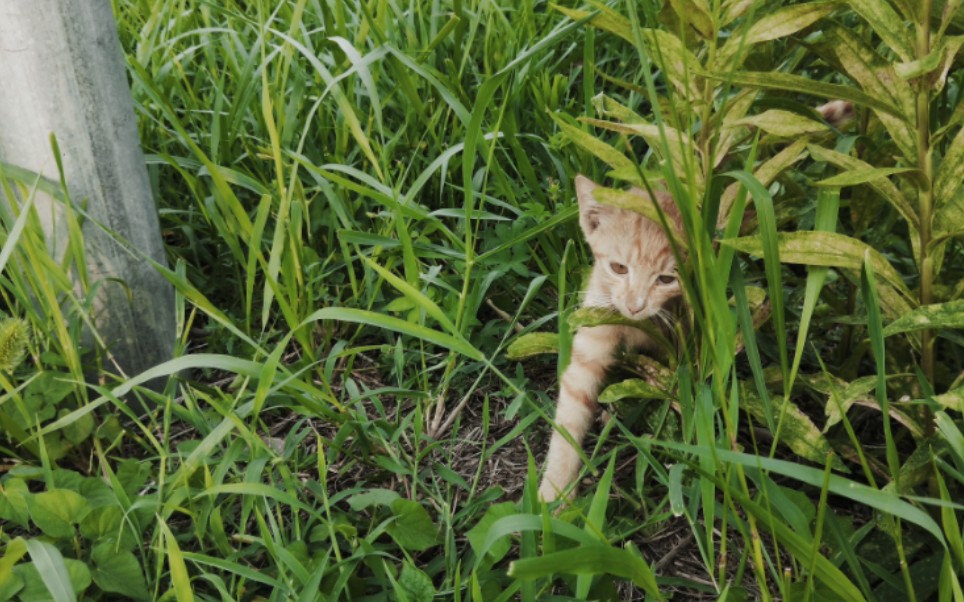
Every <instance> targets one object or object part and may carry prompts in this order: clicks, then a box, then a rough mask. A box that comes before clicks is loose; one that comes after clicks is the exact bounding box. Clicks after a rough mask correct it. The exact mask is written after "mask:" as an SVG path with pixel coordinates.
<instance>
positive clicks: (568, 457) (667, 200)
mask: <svg viewBox="0 0 964 602" xmlns="http://www.w3.org/2000/svg"><path fill="white" fill-rule="evenodd" d="M575 188H576V197H577V199H578V201H579V225H580V227H581V228H582V232H583V234H584V235H585V238H586V241H587V242H588V243H589V247H590V249H591V250H592V253H593V256H594V258H595V261H594V263H593V268H592V275H591V276H590V278H589V285H588V286H587V287H586V292H585V297H584V299H583V306H584V307H603V308H608V309H613V310H616V311H618V312H619V313H620V314H622V315H623V316H625V317H626V318H630V319H632V320H645V319H647V318H653V317H657V316H659V315H660V314H661V312H664V311H665V309H666V308H667V307H668V305H669V304H670V303H671V302H672V301H674V300H676V299H678V298H679V297H680V296H681V295H682V289H681V287H680V283H679V279H678V278H677V274H676V258H675V256H674V254H673V250H672V247H671V245H670V241H669V238H668V237H667V235H666V233H665V232H664V231H663V228H662V227H661V226H660V225H659V224H656V223H654V222H653V221H651V220H649V219H647V218H645V217H643V216H642V215H640V214H639V213H636V212H633V211H630V210H628V209H620V208H617V207H612V206H609V205H603V204H601V203H599V202H597V201H596V199H595V198H594V197H593V191H594V190H595V189H596V188H597V184H595V183H594V182H593V181H592V180H590V179H588V178H586V177H584V176H581V175H579V176H576V179H575ZM631 192H633V193H634V194H638V195H640V196H641V197H643V198H647V199H650V200H653V199H652V197H650V196H649V195H648V194H647V193H646V192H644V191H642V190H640V189H638V188H634V189H633V190H632V191H631ZM654 194H655V197H656V198H655V202H656V203H658V204H659V206H660V208H661V209H662V211H663V213H664V215H665V217H666V219H667V222H668V223H670V224H671V225H673V226H675V227H676V228H677V230H679V229H680V227H681V219H680V213H679V209H678V208H677V207H676V204H675V203H674V202H673V199H672V197H671V196H670V195H669V194H667V193H665V192H661V191H654ZM663 317H664V318H665V314H664V315H663ZM649 343H650V339H649V337H648V336H647V335H646V333H644V332H643V331H642V330H639V329H637V328H633V327H632V326H617V325H602V326H593V327H588V328H580V329H579V330H578V331H577V332H576V335H575V337H574V338H573V341H572V356H571V360H570V363H569V366H568V367H567V368H566V370H565V372H564V373H563V375H562V379H561V381H560V383H559V401H558V403H557V405H556V417H555V424H556V429H555V430H553V433H552V438H551V439H550V441H549V451H548V453H547V455H546V462H545V469H544V473H543V477H542V483H541V485H540V486H539V497H540V499H542V500H543V501H545V502H551V501H553V500H555V499H557V498H558V496H559V495H561V494H564V493H568V495H569V496H570V497H571V496H573V495H574V494H575V486H574V481H575V479H576V476H577V475H578V473H579V470H580V468H581V462H580V459H579V452H578V451H577V450H576V447H574V446H573V444H575V445H576V446H581V445H582V440H583V438H584V437H585V435H586V432H587V431H588V430H589V427H590V425H591V424H592V422H593V419H594V417H595V415H596V410H597V409H598V403H597V395H598V394H599V389H600V387H601V385H602V383H603V379H604V378H605V376H606V372H607V370H608V369H609V368H610V366H611V365H612V364H613V362H614V352H615V351H616V350H617V349H620V348H623V349H639V348H645V347H647V346H648V344H649ZM561 429H565V430H566V431H567V432H568V433H569V436H570V437H572V441H573V444H571V443H570V442H569V441H568V440H567V439H566V438H565V437H564V436H563V435H562V434H561V432H560V430H561Z"/></svg>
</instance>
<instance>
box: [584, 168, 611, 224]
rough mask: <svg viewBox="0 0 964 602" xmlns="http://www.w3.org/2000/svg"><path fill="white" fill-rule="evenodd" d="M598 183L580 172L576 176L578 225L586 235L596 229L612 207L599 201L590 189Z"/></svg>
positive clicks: (596, 186) (593, 188) (594, 187)
mask: <svg viewBox="0 0 964 602" xmlns="http://www.w3.org/2000/svg"><path fill="white" fill-rule="evenodd" d="M598 187H599V185H598V184H596V183H595V182H593V181H592V180H590V179H589V178H587V177H586V176H584V175H582V174H580V175H578V176H576V198H577V199H578V200H579V225H580V226H582V231H583V232H585V233H586V235H587V236H588V235H590V234H592V233H593V232H595V231H596V228H598V227H599V224H600V223H601V222H602V220H603V218H604V217H605V216H606V215H608V214H609V213H611V212H612V207H607V206H606V205H603V204H601V203H599V202H598V201H597V200H596V198H595V197H594V196H593V195H592V191H593V190H595V189H596V188H598Z"/></svg>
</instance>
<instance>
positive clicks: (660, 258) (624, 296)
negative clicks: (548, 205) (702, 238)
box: [576, 176, 682, 320]
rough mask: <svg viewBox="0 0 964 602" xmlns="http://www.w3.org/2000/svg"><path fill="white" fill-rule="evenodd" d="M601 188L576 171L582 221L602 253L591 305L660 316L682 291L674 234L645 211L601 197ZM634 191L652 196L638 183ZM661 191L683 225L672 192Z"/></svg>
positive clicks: (671, 217)
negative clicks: (671, 239)
mask: <svg viewBox="0 0 964 602" xmlns="http://www.w3.org/2000/svg"><path fill="white" fill-rule="evenodd" d="M595 188H596V184H595V183H593V182H592V181H591V180H589V179H588V178H585V177H583V176H576V195H577V197H578V198H579V225H580V226H582V231H583V233H584V234H585V235H586V240H587V242H589V246H590V248H591V249H592V252H593V255H594V256H595V258H596V261H595V264H594V265H593V272H592V277H591V278H590V281H589V287H588V288H587V289H586V299H585V305H586V306H589V307H607V308H610V309H615V310H616V311H618V312H619V313H621V314H622V315H623V316H625V317H627V318H630V319H633V320H643V319H646V318H650V317H653V316H656V315H658V314H659V312H660V310H662V309H663V308H664V307H665V306H666V304H667V303H668V302H669V301H670V300H672V299H674V298H676V297H679V296H680V294H681V292H682V291H681V288H680V284H679V280H678V279H677V276H676V259H675V257H674V256H673V250H672V248H671V246H670V242H669V239H668V238H667V236H666V233H665V232H663V229H662V228H661V227H660V226H659V225H658V224H655V223H653V222H652V221H650V220H648V219H647V218H645V217H643V216H642V215H640V214H638V213H635V212H633V211H629V210H627V209H619V208H617V207H611V206H608V205H603V204H600V203H598V202H597V201H596V199H595V198H594V197H593V190H594V189H595ZM632 192H633V193H635V194H638V195H640V196H641V197H643V198H650V197H649V195H648V194H646V193H645V192H644V191H642V190H640V189H638V188H634V189H633V190H632ZM656 196H657V199H656V202H658V203H659V205H660V207H661V208H662V210H663V212H664V214H665V215H666V217H667V220H668V221H669V222H670V223H671V224H673V223H675V224H676V225H677V226H678V225H679V222H680V216H679V210H678V209H677V208H676V205H675V204H674V203H673V200H672V198H671V197H670V196H669V195H668V194H665V193H661V192H657V193H656Z"/></svg>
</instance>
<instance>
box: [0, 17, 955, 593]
mask: <svg viewBox="0 0 964 602" xmlns="http://www.w3.org/2000/svg"><path fill="white" fill-rule="evenodd" d="M565 4H566V6H565V7H555V6H553V5H550V4H548V3H543V2H537V3H524V2H521V3H520V2H510V1H508V0H478V1H476V0H461V1H460V0H436V1H433V2H420V1H409V2H404V1H400V0H394V1H392V0H373V1H368V2H366V1H361V0H358V1H355V0H345V1H341V0H301V1H297V2H289V3H276V2H268V1H263V0H262V1H251V2H235V1H231V0H228V1H226V2H202V1H193V0H192V1H188V0H181V1H176V0H167V1H152V2H148V1H146V0H114V1H113V6H114V12H115V15H116V18H117V22H118V29H119V33H120V37H121V42H122V45H123V48H124V51H125V53H126V55H127V64H128V76H129V81H130V82H131V88H132V95H133V99H134V105H135V110H136V112H137V116H138V119H139V124H140V125H139V127H140V137H141V141H142V145H143V148H144V152H145V155H146V160H147V169H148V172H149V175H150V181H151V183H152V187H153V193H154V198H155V199H156V200H157V204H158V210H159V212H160V218H161V227H162V234H163V236H164V240H165V241H166V243H167V249H168V252H169V258H170V265H171V269H170V270H166V271H164V272H163V273H164V275H165V277H166V278H167V279H168V280H169V281H170V282H171V283H172V286H173V287H174V288H175V290H176V294H177V300H176V302H177V311H178V316H177V319H178V322H177V323H178V332H177V333H176V336H177V338H178V345H177V352H176V357H175V358H174V359H173V360H172V361H170V362H167V363H165V364H162V365H160V366H157V367H155V368H153V369H152V370H149V371H148V372H147V373H144V374H141V375H133V376H130V377H119V376H116V370H113V369H112V366H111V364H110V362H109V358H106V357H104V356H103V355H102V354H100V353H98V352H97V350H96V349H90V348H88V347H86V346H85V343H84V339H83V337H82V332H83V330H84V326H85V325H86V324H88V323H89V322H90V320H91V319H92V318H91V301H90V299H91V298H92V296H91V295H92V291H94V290H95V288H96V283H83V285H82V286H81V287H79V288H78V289H74V288H73V287H72V286H71V284H70V282H71V280H70V277H71V274H72V273H77V271H78V269H79V267H78V266H82V265H83V259H84V258H83V252H82V249H83V246H82V242H83V241H82V235H81V230H80V227H79V225H78V226H77V227H73V228H72V229H71V240H70V241H69V243H70V244H69V246H68V248H69V249H71V252H70V253H68V255H67V256H66V257H65V258H64V259H63V261H60V262H58V261H55V260H53V259H51V258H50V257H49V256H48V255H47V253H46V246H45V241H44V238H43V234H42V230H41V227H40V223H39V221H38V219H37V217H36V213H35V211H33V210H32V206H31V203H32V201H31V200H30V199H31V198H32V193H33V192H34V189H35V186H37V185H38V184H36V183H35V182H33V181H32V180H31V179H30V178H28V177H25V176H24V174H21V173H19V172H16V171H15V170H11V169H10V168H9V166H6V165H5V164H0V167H3V169H4V171H3V172H2V173H0V184H2V185H3V186H4V188H5V190H12V189H13V188H14V187H17V188H20V193H21V194H20V195H19V196H18V197H17V198H21V199H24V203H23V204H22V205H21V206H19V207H15V208H13V211H10V212H7V213H4V214H3V215H0V219H2V231H3V234H4V244H3V245H2V247H0V267H2V268H3V271H2V273H0V294H2V295H3V303H4V310H5V311H6V313H8V314H10V315H12V316H15V317H17V318H19V319H21V320H23V323H24V324H26V325H27V327H28V329H29V333H30V335H29V337H28V340H27V342H26V343H25V345H26V353H25V356H24V358H23V359H22V360H20V361H19V364H17V360H18V358H17V357H16V355H17V354H16V353H13V352H15V351H16V348H17V347H18V345H19V344H20V343H16V341H14V340H13V338H11V339H10V341H12V342H11V343H8V342H5V341H6V339H4V340H0V351H4V352H5V351H6V350H7V349H8V347H9V348H10V349H12V352H11V354H10V355H11V358H12V359H11V360H10V361H9V362H8V361H7V360H6V357H0V364H8V363H9V364H12V365H13V366H14V367H13V369H6V370H4V372H3V373H2V374H0V386H2V388H3V396H2V397H0V425H2V427H3V434H2V435H0V453H2V455H3V457H4V458H5V460H4V461H3V462H2V465H3V469H2V472H0V518H2V520H3V523H2V524H3V526H2V528H0V601H2V600H8V599H11V600H19V599H47V598H49V597H51V596H53V597H54V599H58V600H59V599H64V600H70V599H89V600H99V599H116V597H117V596H126V597H128V598H132V599H164V600H178V601H182V600H192V599H198V600H259V599H266V600H341V599H345V600H381V599H397V600H412V601H422V600H430V599H432V598H433V597H435V598H438V599H446V600H448V599H452V600H478V601H486V602H488V601H492V600H512V599H522V600H536V599H543V598H547V599H551V598H550V597H551V596H556V598H555V599H568V598H565V597H575V598H577V599H620V600H626V599H660V598H669V597H670V596H672V595H674V594H675V596H676V598H675V599H701V598H705V599H718V598H719V599H727V600H739V599H757V598H760V599H776V598H779V599H793V600H797V599H801V600H807V599H812V600H830V599H845V600H863V599H866V600H890V599H900V600H905V599H916V600H925V599H939V600H954V601H960V600H964V594H962V593H961V585H960V582H959V581H960V576H961V575H962V574H964V546H962V543H961V542H962V538H964V537H962V531H961V526H960V523H961V519H962V510H964V506H961V504H960V502H959V501H958V500H960V499H961V494H962V488H964V436H962V435H961V432H962V429H964V421H962V418H961V410H962V408H964V392H962V390H964V389H962V386H964V382H962V376H961V375H962V374H964V372H962V370H964V366H962V365H964V354H962V352H961V350H962V343H961V341H962V339H961V337H960V328H961V327H962V326H964V318H962V316H964V311H962V309H961V297H962V295H964V288H962V287H961V285H960V282H961V280H962V276H964V259H962V253H961V247H960V234H961V232H962V231H964V212H962V209H961V207H962V204H961V200H960V199H961V196H960V193H959V190H958V188H959V181H960V177H959V176H960V174H961V173H962V169H964V168H962V167H961V166H962V165H964V150H962V149H964V137H962V135H960V134H958V133H957V132H958V131H959V126H960V122H961V119H962V116H964V113H962V112H961V111H960V110H959V106H960V105H959V103H958V100H959V93H960V86H961V84H962V80H961V73H962V72H961V71H960V70H958V69H957V68H955V65H954V64H953V62H952V61H949V62H947V66H948V70H949V71H948V73H949V75H947V77H946V80H945V79H943V78H942V77H940V76H939V74H940V73H941V71H940V70H939V69H936V68H934V64H938V65H943V63H941V62H940V60H943V59H941V57H942V56H943V57H947V56H951V55H953V53H955V52H956V51H957V49H958V48H957V47H958V46H960V45H959V44H958V43H957V41H955V40H956V38H954V37H953V36H956V35H958V34H960V33H961V32H960V31H959V25H958V24H957V22H956V21H953V20H949V21H948V25H947V27H946V28H944V27H942V26H941V22H940V19H935V20H934V22H929V21H928V20H926V19H921V18H920V16H919V15H916V14H913V13H912V9H913V7H914V6H915V4H914V3H910V2H904V1H901V0H895V1H894V2H893V3H892V4H891V3H872V4H874V5H877V4H881V5H885V6H886V7H891V6H892V7H891V8H888V9H887V10H881V11H880V14H878V13H877V12H874V11H872V10H865V9H864V6H865V4H866V5H867V6H869V4H867V3H863V2H858V1H856V0H854V1H853V2H850V3H849V4H847V3H841V5H831V4H822V3H820V4H813V5H806V6H802V7H800V6H796V7H794V6H793V5H796V4H800V3H783V2H776V1H772V2H770V1H768V2H758V3H754V4H753V6H752V7H750V10H749V11H748V12H745V13H741V14H736V15H735V16H734V13H732V11H733V10H735V8H736V7H738V6H739V5H740V4H741V3H739V2H715V1H714V2H702V1H700V0H688V1H685V2H679V3H675V4H678V8H680V9H681V12H680V13H676V12H674V11H673V10H672V8H670V7H669V3H667V6H666V7H664V8H663V10H662V11H658V10H657V8H658V5H659V4H660V3H656V2H642V3H638V4H637V3H613V4H612V5H611V6H609V7H606V6H602V5H592V6H581V5H576V4H572V3H565ZM784 4H789V5H791V6H790V7H788V8H786V9H785V10H784V11H783V12H776V13H775V10H776V9H779V8H781V7H783V5H784ZM925 4H927V3H921V6H922V7H923V6H924V5H925ZM937 4H940V5H941V7H943V4H942V3H937ZM951 4H952V6H956V5H955V4H954V3H951ZM938 8H939V7H936V6H935V7H934V9H933V11H934V14H935V15H939V14H940V11H939V10H938ZM594 9H595V10H599V11H600V12H598V13H595V12H589V11H591V10H594ZM774 14H775V15H776V16H774ZM683 19H685V20H683ZM767 19H770V20H769V21H767ZM915 23H916V25H915ZM895 24H899V27H897V26H896V25H895ZM908 24H910V25H908ZM653 27H655V28H656V29H657V30H658V33H653V31H654V30H653V29H650V28H653ZM781 28H782V29H781ZM925 30H926V31H928V32H929V35H930V38H929V39H928V40H924V38H923V37H922V36H921V35H918V32H921V31H925ZM848 32H850V33H848ZM854 32H856V33H854ZM681 38H682V41H681ZM905 38H906V39H905ZM843 41H846V42H847V43H848V44H851V45H852V46H853V47H854V48H857V49H858V50H857V52H856V54H858V55H859V54H860V53H863V54H862V55H860V56H862V57H863V60H864V61H865V62H866V61H870V62H871V63H873V64H874V65H875V68H876V69H877V71H876V72H874V71H872V70H867V69H864V68H863V67H861V64H862V63H861V62H860V61H858V60H856V59H854V58H853V57H852V56H850V55H841V54H840V51H839V50H835V49H839V48H841V47H843V46H841V44H842V42H843ZM925 42H926V44H925ZM861 44H869V45H871V46H862V45H861ZM941 44H949V46H946V48H947V50H942V49H943V48H945V46H941ZM931 47H933V48H935V49H937V51H936V52H935V53H933V54H932V53H931ZM875 52H876V55H874V53H875ZM941 52H944V54H943V55H942V54H941ZM902 53H904V54H906V53H910V54H909V55H907V56H902ZM872 55H874V56H872ZM868 57H869V58H868ZM916 59H923V60H922V61H921V62H919V63H914V60H916ZM938 59H940V60H938ZM893 65H897V67H893ZM922 65H923V67H922V68H923V69H924V70H925V71H926V73H928V74H931V75H930V76H929V77H930V79H927V80H926V81H927V85H924V84H923V83H921V82H923V81H925V80H919V79H899V81H897V83H893V82H888V84H887V85H885V86H882V85H881V83H880V81H878V79H877V78H879V77H883V76H881V75H880V73H884V75H885V76H886V75H887V74H890V73H898V72H900V73H907V72H908V71H909V70H912V69H915V68H917V67H921V66H922ZM888 70H890V71H888ZM928 70H929V71H928ZM781 73H782V74H784V75H783V76H781V75H779V74H781ZM935 73H936V74H938V75H934V74H935ZM792 76H800V77H806V78H808V80H809V81H811V82H816V83H815V84H814V85H812V86H811V85H803V83H801V82H802V81H803V80H800V79H794V78H793V77H792ZM830 84H833V85H836V87H832V86H829V85H830ZM822 90H827V91H828V93H833V94H836V95H838V96H839V97H842V98H853V99H855V100H857V101H858V110H857V117H858V118H857V120H856V123H854V124H853V125H851V126H849V127H847V128H845V129H843V130H842V131H837V130H829V129H828V128H826V127H823V128H820V129H823V130H825V131H824V132H823V133H817V134H813V135H810V136H809V137H808V138H805V139H804V138H803V137H802V136H800V135H793V136H787V135H786V132H785V131H783V132H781V131H780V127H781V126H782V127H789V126H788V124H789V125H793V124H797V125H799V124H800V123H802V122H801V120H804V119H806V120H808V121H805V122H803V123H807V124H809V125H808V127H810V126H811V125H812V124H813V123H814V116H813V114H812V112H810V107H812V106H813V105H816V104H819V103H820V102H822V101H821V99H820V94H821V91H822ZM751 91H752V92H751ZM811 94H812V95H811ZM908 102H909V103H910V104H909V105H907V106H904V105H902V104H901V103H904V104H907V103H908ZM925 106H926V108H927V110H926V111H923V118H922V117H921V115H922V112H921V110H920V109H921V107H925ZM895 107H896V108H895ZM765 111H780V112H779V113H777V112H773V113H770V114H769V116H770V117H773V116H776V119H775V120H772V119H769V120H768V119H767V115H766V114H765ZM895 111H896V113H897V114H898V115H899V117H897V116H895V115H894V113H895ZM774 124H775V125H774ZM818 125H821V124H818ZM918 132H923V134H922V135H920V136H917V133H918ZM683 133H685V135H684V134H683ZM908 133H914V135H913V136H910V137H909V138H907V137H906V136H904V135H905V134H908ZM905 138H906V139H905ZM610 169H611V171H610ZM577 173H584V174H587V175H589V176H591V177H593V178H594V179H596V180H597V181H607V182H611V183H612V185H613V186H615V187H616V188H620V187H623V186H624V185H629V184H634V185H640V186H652V185H656V180H663V181H664V182H665V185H666V186H667V187H668V188H669V189H670V190H671V191H672V192H673V193H674V196H675V198H676V199H677V202H678V203H679V205H680V209H681V212H682V213H683V216H684V224H685V241H681V242H682V244H683V246H685V252H686V254H687V256H688V261H687V263H686V265H687V268H686V269H685V270H684V273H683V274H682V277H683V281H684V284H685V288H686V291H687V297H688V301H689V303H688V306H689V310H688V312H687V315H686V316H685V317H684V318H683V321H684V322H685V323H686V324H687V327H686V328H683V329H681V332H680V333H679V336H678V337H677V338H678V339H679V340H678V341H669V342H668V347H669V348H670V349H668V350H667V353H665V354H664V355H663V357H661V358H658V359H650V358H645V357H638V356H627V357H626V358H624V361H623V362H622V364H623V368H624V372H625V374H623V375H622V376H626V377H633V378H635V379H636V380H626V381H625V382H619V380H620V377H621V375H616V378H615V379H614V381H615V384H614V387H621V388H613V389H610V390H609V391H608V392H607V394H606V395H607V396H608V399H610V400H611V402H612V406H611V408H612V409H613V410H614V414H615V417H614V418H613V419H612V420H611V421H609V422H608V423H607V424H606V425H605V426H603V427H601V428H600V429H599V433H598V436H597V437H596V438H594V439H592V440H591V441H590V442H589V444H587V447H586V454H587V458H588V460H589V467H588V469H587V472H586V474H587V477H588V478H589V480H590V483H591V485H589V486H585V487H583V488H582V489H583V491H584V493H583V494H582V495H581V496H580V497H579V498H578V499H576V500H575V501H574V503H573V504H572V505H571V506H569V507H564V508H562V507H560V508H554V509H549V508H545V507H544V506H541V505H540V504H539V503H538V501H537V500H536V497H535V484H536V483H537V479H538V468H539V462H541V460H542V457H543V454H544V451H545V446H546V441H547V438H548V433H549V429H550V428H551V426H550V421H549V418H551V415H552V408H553V404H554V391H555V390H556V389H555V387H556V375H557V373H558V372H559V370H560V369H561V367H562V366H563V365H564V363H565V362H566V361H567V359H568V352H569V344H570V342H571V334H572V332H571V328H570V324H584V325H585V324H592V323H594V322H593V321H594V320H599V319H606V318H605V316H603V317H600V316H598V315H593V314H587V313H586V312H577V311H575V310H576V308H577V307H578V296H577V293H576V291H577V290H578V287H579V283H580V281H581V278H582V275H583V273H584V270H585V266H587V265H588V264H589V263H590V261H591V256H590V254H589V252H588V249H587V248H586V246H585V245H584V244H582V243H581V241H580V239H579V234H578V226H577V224H576V222H575V219H574V218H575V209H574V200H573V191H572V178H573V176H574V175H575V174H577ZM838 174H844V175H842V176H838ZM607 177H608V179H607ZM834 177H836V179H831V178H834ZM928 182H933V184H934V185H933V187H930V186H927V185H926V184H927V183H928ZM955 182H956V183H957V185H955ZM68 184H69V183H68ZM40 185H43V184H42V183H41V184H40ZM7 196H8V198H11V197H13V195H11V194H8V195H7ZM78 215H79V217H77V219H78V220H79V221H81V222H82V221H83V214H82V213H80V214H78ZM718 216H719V218H718ZM922 223H928V224H932V226H933V227H931V228H927V229H926V230H927V232H925V228H922V227H920V224H922ZM84 227H85V228H87V227H94V225H93V224H90V223H87V224H85V225H84ZM683 251H684V249H683V248H682V247H681V248H680V252H681V253H682V252H683ZM7 324H13V322H10V323H8V322H4V323H3V324H2V326H4V328H6V327H7ZM10 328H14V327H13V326H10ZM15 334H16V333H15ZM0 335H4V332H0ZM553 335H555V336H553ZM510 345H512V353H510V355H514V356H520V357H521V356H525V357H528V356H529V355H530V354H533V353H535V352H542V353H546V352H548V353H554V352H556V351H558V352H559V354H558V360H555V359H553V358H552V356H549V357H548V358H547V357H545V356H544V355H543V356H541V357H538V358H533V359H527V360H526V361H525V362H518V361H515V360H510V359H508V358H507V350H509V347H510ZM90 374H95V375H96V376H97V377H98V378H96V379H94V380H86V378H85V377H86V376H89V375H90ZM158 377H159V379H158V380H155V381H154V382H155V387H154V388H146V387H145V386H144V385H145V383H146V382H147V381H149V380H150V379H151V378H158ZM158 383H159V384H158ZM653 391H658V392H661V394H660V395H653ZM651 397H656V398H655V399H651ZM135 402H136V404H143V405H144V406H146V407H148V408H151V410H152V412H151V413H150V414H149V415H148V416H145V417H138V415H137V413H136V412H135V411H133V410H132V409H131V408H132V407H133V408H135V409H136V408H137V407H139V406H138V405H136V404H135ZM677 542H680V545H679V546H678V547H676V548H675V549H674V544H675V543H677ZM57 592H60V593H59V594H58V593H57ZM31 596H33V597H31ZM645 596H648V598H644V597H645Z"/></svg>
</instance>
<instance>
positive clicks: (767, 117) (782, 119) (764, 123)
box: [734, 109, 830, 138]
mask: <svg viewBox="0 0 964 602" xmlns="http://www.w3.org/2000/svg"><path fill="white" fill-rule="evenodd" d="M734 125H752V126H756V127H758V128H760V129H761V130H763V131H764V132H766V133H768V134H773V135H775V136H782V137H784V138H796V137H798V136H806V135H809V134H817V133H820V132H826V131H828V130H829V129H830V128H829V127H828V126H827V125H826V124H823V123H820V122H819V121H816V120H814V119H809V118H807V117H804V116H803V115H800V114H799V113H793V112H792V111H782V110H780V109H770V110H768V111H764V112H762V113H760V114H759V115H753V116H751V117H744V118H743V119H739V120H737V121H736V122H734Z"/></svg>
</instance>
